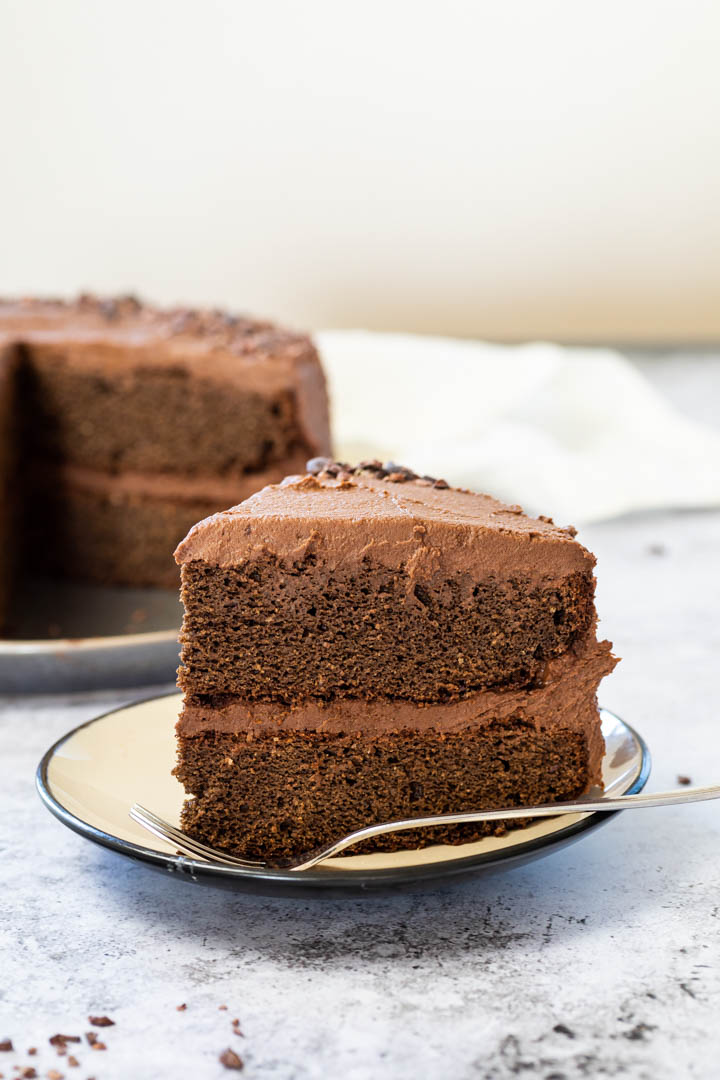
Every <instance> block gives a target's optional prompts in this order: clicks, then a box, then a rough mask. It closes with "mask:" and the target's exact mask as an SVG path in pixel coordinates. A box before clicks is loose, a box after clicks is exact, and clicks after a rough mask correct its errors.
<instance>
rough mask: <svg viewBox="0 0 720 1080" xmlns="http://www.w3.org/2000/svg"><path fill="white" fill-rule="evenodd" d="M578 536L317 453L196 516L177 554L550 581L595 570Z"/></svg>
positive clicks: (415, 479) (436, 485)
mask: <svg viewBox="0 0 720 1080" xmlns="http://www.w3.org/2000/svg"><path fill="white" fill-rule="evenodd" d="M310 464H313V463H310ZM574 535H575V530H574V529H572V528H567V529H563V528H558V527H557V526H555V525H554V524H553V522H552V520H551V519H549V518H531V517H528V516H527V515H525V514H524V513H523V511H522V509H521V508H520V507H519V506H510V505H508V504H506V503H502V502H500V501H498V500H497V499H494V498H492V497H491V496H490V495H483V494H476V493H473V492H470V491H467V490H465V489H460V488H451V487H449V486H448V485H447V484H446V483H445V481H443V480H435V479H434V478H432V477H419V476H416V475H415V474H414V473H412V472H411V471H410V470H408V469H402V468H401V467H399V466H394V465H390V466H389V468H385V467H383V466H380V465H379V463H372V462H371V463H364V464H363V465H361V466H358V467H357V468H355V469H350V468H349V467H348V466H340V465H337V464H335V463H328V462H323V461H322V460H321V463H320V466H319V467H318V466H317V465H316V467H315V468H314V469H313V472H308V473H307V474H306V475H302V476H301V475H298V476H289V477H287V478H286V479H285V480H284V481H283V482H282V483H280V484H273V485H270V486H268V487H265V488H263V489H262V491H259V492H258V493H257V494H255V495H253V496H251V497H250V498H249V499H246V501H245V502H243V503H241V504H240V505H239V506H234V507H232V508H231V509H230V510H226V511H224V512H222V513H220V514H214V515H213V516H212V517H209V518H206V519H205V520H204V521H201V522H199V523H198V524H197V525H195V526H194V528H193V529H191V531H190V533H189V534H188V536H187V537H186V538H185V540H183V541H182V543H181V544H180V545H179V546H178V548H177V550H176V552H175V559H176V561H177V562H178V563H186V562H192V561H194V560H200V561H203V562H206V563H209V564H212V565H216V566H221V567H226V566H234V565H237V564H239V563H243V562H246V561H252V560H258V559H260V560H266V559H268V558H273V559H275V560H277V561H278V562H279V563H280V564H281V565H283V564H284V565H286V566H291V565H293V564H295V563H297V562H299V561H302V560H303V559H305V558H306V557H307V556H310V555H312V556H313V557H314V559H315V561H316V565H323V566H325V567H326V568H327V569H329V570H332V568H333V567H341V566H342V567H345V568H347V567H348V566H352V565H355V564H361V563H363V562H368V563H372V564H375V565H379V566H383V567H386V568H396V569H403V570H404V572H405V573H406V574H407V575H408V578H409V579H410V580H420V579H426V580H429V579H432V578H434V577H435V576H436V575H445V576H447V575H454V574H462V575H466V576H468V577H470V578H472V579H474V580H476V581H477V580H479V579H482V578H484V577H486V576H488V575H491V574H494V575H498V576H503V577H508V576H513V575H519V576H522V577H525V578H531V579H543V580H547V579H552V578H555V579H557V578H560V577H563V576H565V575H567V574H570V573H573V572H584V573H589V572H591V571H592V567H593V566H594V563H595V560H594V557H593V556H592V555H591V554H590V552H588V551H587V550H586V549H585V548H584V547H582V546H581V545H580V544H579V543H577V541H575V539H574Z"/></svg>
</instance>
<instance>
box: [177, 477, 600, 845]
mask: <svg viewBox="0 0 720 1080" xmlns="http://www.w3.org/2000/svg"><path fill="white" fill-rule="evenodd" d="M175 557H176V559H177V561H178V562H179V563H180V564H181V567H182V599H183V603H184V605H185V619H184V623H183V631H182V638H181V640H182V657H181V661H182V662H181V667H180V671H179V682H180V685H181V687H182V689H183V690H184V692H185V699H184V706H183V711H182V714H181V716H180V719H179V721H178V725H177V733H178V743H179V763H178V766H177V769H176V775H177V776H178V777H179V779H180V780H181V781H182V783H183V784H184V785H185V789H186V791H187V793H188V794H189V795H190V796H192V797H191V798H189V799H188V800H187V801H186V803H185V807H184V811H183V827H184V828H185V829H186V830H187V831H188V832H190V833H192V834H193V835H195V836H197V837H198V838H200V839H202V840H204V841H206V842H208V843H210V844H212V845H214V846H216V847H219V848H224V849H226V850H228V851H231V852H234V853H236V854H239V855H244V856H250V857H252V856H265V857H267V856H288V855H295V854H300V853H303V852H306V851H309V850H311V849H313V848H314V847H316V846H318V845H320V844H325V843H329V842H331V841H332V840H334V839H337V838H338V837H340V836H342V835H344V834H345V833H347V832H350V831H352V830H354V829H357V828H360V827H362V826H364V825H369V824H372V823H374V822H379V821H387V820H392V819H395V818H406V817H417V816H422V815H427V814H438V813H451V812H459V811H461V810H473V809H479V808H492V807H502V806H511V805H512V806H515V805H520V806H522V805H523V804H525V805H529V804H531V803H536V802H547V801H551V800H561V799H568V798H572V797H574V796H577V795H580V794H581V793H583V792H585V791H586V790H588V788H589V787H590V786H592V785H594V784H599V783H600V782H601V761H602V756H603V752H604V743H603V739H602V734H601V730H600V718H599V714H598V708H597V702H596V691H597V686H598V683H599V681H600V679H601V678H602V677H603V676H604V675H606V674H607V673H608V672H610V671H611V670H612V668H613V667H614V664H615V659H614V658H613V657H612V655H611V652H610V644H609V643H608V642H600V643H599V642H598V641H597V640H596V635H595V624H596V615H595V607H594V576H593V566H594V562H595V560H594V558H593V556H592V555H591V554H590V553H589V552H588V551H586V550H585V548H583V547H582V546H581V545H580V544H579V543H577V541H576V540H575V539H574V530H573V529H561V528H557V527H556V526H555V525H554V524H553V523H552V521H551V520H549V519H547V518H540V519H533V518H529V517H527V516H525V514H523V512H522V510H521V509H520V507H518V506H508V505H505V504H503V503H501V502H498V501H497V500H496V499H493V498H491V497H490V496H488V495H480V494H473V493H471V492H469V491H465V490H459V489H456V488H451V487H449V486H448V485H447V484H446V483H445V482H444V481H443V480H436V479H433V478H432V477H428V476H425V477H419V476H416V475H415V473H413V472H411V471H410V470H408V469H405V468H400V467H397V466H394V465H392V464H386V465H385V466H381V465H380V463H378V462H366V463H363V464H362V465H361V466H359V467H358V468H356V469H351V468H349V467H347V466H345V465H339V464H337V463H333V462H330V461H329V460H327V459H319V460H316V461H314V462H310V463H309V464H308V472H307V473H306V474H305V475H302V476H290V477H288V478H287V479H285V480H284V481H283V482H282V483H281V484H276V485H271V486H269V487H266V488H264V489H263V490H262V491H260V492H258V493H257V494H256V495H253V496H252V497H251V498H249V499H247V500H246V501H245V502H244V503H242V504H241V505H240V506H236V507H234V508H233V509H231V510H227V511H225V512H224V513H220V514H216V515H214V516H213V517H210V518H208V519H207V520H205V521H202V522H200V523H199V524H198V525H196V526H195V527H194V528H193V529H192V530H191V531H190V533H189V535H188V536H187V538H186V539H185V540H184V541H183V542H182V543H181V544H180V546H179V547H178V549H177V551H176V553H175ZM496 828H497V827H496V826H495V825H492V826H490V825H463V826H454V827H451V828H443V829H436V830H433V832H432V834H429V833H428V832H427V831H424V832H418V833H416V834H413V833H412V832H405V833H400V834H397V835H395V836H391V837H386V838H384V839H383V840H381V841H379V842H377V844H376V845H375V848H376V849H377V848H378V847H380V848H383V849H385V850H393V849H396V848H400V847H408V846H418V845H420V844H426V843H428V842H430V841H434V842H438V841H442V842H459V841H466V840H469V839H475V838H478V837H480V836H482V835H485V834H487V832H489V831H495V830H496Z"/></svg>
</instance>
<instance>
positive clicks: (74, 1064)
mask: <svg viewBox="0 0 720 1080" xmlns="http://www.w3.org/2000/svg"><path fill="white" fill-rule="evenodd" d="M67 1063H68V1065H69V1066H70V1068H71V1069H74V1068H77V1066H78V1065H79V1064H80V1062H79V1061H78V1059H77V1058H76V1057H73V1055H72V1054H70V1055H69V1057H68V1059H67Z"/></svg>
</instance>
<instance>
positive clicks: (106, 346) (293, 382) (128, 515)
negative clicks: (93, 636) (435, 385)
mask: <svg viewBox="0 0 720 1080" xmlns="http://www.w3.org/2000/svg"><path fill="white" fill-rule="evenodd" d="M3 342H4V349H3V351H2V355H3V357H4V359H3V360H0V472H2V470H3V469H4V470H5V477H6V480H7V479H8V477H9V483H5V484H3V482H2V480H0V500H1V501H2V506H1V507H0V520H2V521H3V523H4V524H3V526H2V527H3V528H4V529H6V530H8V529H9V528H10V524H9V522H10V521H11V522H12V531H13V533H14V535H15V539H16V541H18V542H17V543H16V544H15V551H16V552H18V553H19V552H22V554H23V556H24V559H25V562H26V564H27V565H29V566H31V567H32V569H33V570H34V571H43V572H50V573H58V574H63V575H70V576H73V577H77V578H83V579H86V580H91V581H99V582H113V583H122V584H131V585H160V586H169V587H171V586H175V585H176V584H177V568H176V566H175V564H174V562H173V560H172V550H173V548H174V547H175V545H176V544H177V543H178V541H179V540H180V539H181V538H182V537H183V536H184V535H185V533H186V532H187V530H188V529H189V528H190V526H191V525H192V524H193V522H195V521H197V520H198V519H199V518H200V517H204V516H206V515H207V514H210V513H213V512H214V511H215V510H218V509H220V508H221V507H224V506H228V505H230V504H231V503H235V502H238V501H240V500H241V499H244V498H246V497H247V496H248V495H250V494H251V493H252V492H253V491H257V490H258V488H260V487H262V486H263V484H267V483H270V482H273V481H276V480H280V479H282V477H283V476H285V475H287V473H288V472H292V471H294V470H297V469H299V468H302V467H303V464H304V462H305V460H306V459H307V456H308V453H311V454H313V453H327V452H328V449H329V433H328V412H327V396H326V392H325V383H324V377H323V373H322V369H321V366H320V362H319V359H318V356H317V353H316V351H315V348H314V347H313V344H312V342H311V341H310V339H309V338H307V337H304V336H302V335H299V334H294V333H290V332H288V331H286V330H281V329H278V328H277V327H274V326H272V325H271V324H269V323H260V322H253V321H250V320H248V319H242V318H236V317H235V316H231V315H227V314H224V313H222V312H218V311H191V310H188V309H176V310H171V311H161V310H158V309H155V308H151V307H147V306H143V305H142V304H140V303H139V302H138V301H137V300H135V299H133V298H131V297H125V298H121V299H117V300H97V299H95V298H93V297H82V298H80V299H79V300H78V301H76V302H75V303H71V304H68V303H63V302H60V301H39V300H23V301H18V302H0V343H3ZM11 398H12V399H13V404H12V406H11V404H10V400H11ZM9 412H11V413H12V424H8V423H4V422H3V420H2V416H3V413H5V414H7V413H9ZM10 459H12V461H13V462H14V464H13V465H12V466H8V465H6V464H4V462H7V461H9V460H10ZM10 506H12V509H10V510H9V507H10ZM2 560H3V566H4V568H5V572H6V573H7V572H8V567H9V565H10V562H11V560H10V558H9V557H8V552H7V547H6V546H5V545H4V547H3V552H2ZM15 569H16V567H15V566H13V569H12V572H13V574H14V573H15ZM0 617H1V615H0Z"/></svg>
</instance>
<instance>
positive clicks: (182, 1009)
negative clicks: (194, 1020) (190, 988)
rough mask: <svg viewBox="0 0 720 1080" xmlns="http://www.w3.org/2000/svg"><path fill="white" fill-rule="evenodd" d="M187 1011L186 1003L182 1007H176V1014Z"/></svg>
mask: <svg viewBox="0 0 720 1080" xmlns="http://www.w3.org/2000/svg"><path fill="white" fill-rule="evenodd" d="M186 1009H187V1005H186V1004H185V1002H183V1003H182V1005H176V1006H175V1011H176V1012H185V1010H186Z"/></svg>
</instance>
